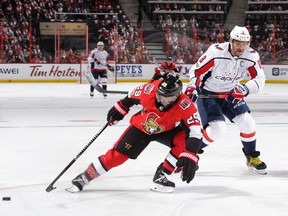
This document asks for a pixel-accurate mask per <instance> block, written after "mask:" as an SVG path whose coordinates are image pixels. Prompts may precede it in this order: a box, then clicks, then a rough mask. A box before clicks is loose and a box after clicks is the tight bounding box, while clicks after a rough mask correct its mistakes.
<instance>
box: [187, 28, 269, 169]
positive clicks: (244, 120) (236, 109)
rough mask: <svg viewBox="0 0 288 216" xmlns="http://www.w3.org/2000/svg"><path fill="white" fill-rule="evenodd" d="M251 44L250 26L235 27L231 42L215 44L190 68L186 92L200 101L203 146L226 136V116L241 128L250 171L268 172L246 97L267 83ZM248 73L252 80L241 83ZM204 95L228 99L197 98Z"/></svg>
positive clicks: (198, 103) (196, 100) (194, 99)
mask: <svg viewBox="0 0 288 216" xmlns="http://www.w3.org/2000/svg"><path fill="white" fill-rule="evenodd" d="M249 45H250V34H249V32H248V30H247V28H246V27H239V26H235V27H234V28H233V30H232V31H231V32H230V41H229V42H225V43H220V44H214V45H211V46H210V47H209V49H208V50H207V51H206V52H205V53H204V54H203V55H202V56H201V57H200V58H199V60H198V62H197V63H196V64H195V65H193V67H192V68H191V69H190V71H189V75H190V84H189V85H188V87H187V89H186V94H187V95H189V96H190V98H191V99H192V100H193V101H194V102H196V103H197V107H198V111H199V114H200V119H201V123H202V127H203V142H202V146H201V148H204V147H205V146H207V145H209V144H210V143H212V142H213V141H215V140H217V139H219V138H221V137H222V136H223V135H224V132H225V130H226V124H225V119H224V116H226V117H227V118H228V119H229V120H230V121H231V122H232V123H236V124H237V126H238V128H239V130H240V139H241V142H242V145H243V148H242V150H243V152H244V154H245V156H246V158H247V166H248V168H249V170H250V171H251V170H252V171H256V172H257V173H260V174H266V164H265V163H264V162H262V161H261V160H260V159H259V155H260V152H259V151H256V127H255V122H254V120H253V118H252V116H251V115H250V109H249V107H248V105H247V104H246V102H245V100H244V98H245V97H246V96H248V95H249V94H256V93H258V92H259V90H260V89H262V88H263V87H264V84H265V75H264V71H263V69H262V66H261V63H260V60H259V54H258V53H257V52H256V51H255V50H253V49H252V48H250V47H249ZM246 75H249V77H250V80H249V81H248V82H246V84H241V83H240V81H241V80H243V78H246V77H245V76H246ZM201 94H204V95H212V96H213V95H222V96H224V97H225V98H224V99H219V98H208V99H206V98H205V99H204V98H202V99H200V97H199V98H197V95H201ZM212 96H210V97H212ZM217 97H218V96H217Z"/></svg>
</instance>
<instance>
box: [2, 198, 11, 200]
mask: <svg viewBox="0 0 288 216" xmlns="http://www.w3.org/2000/svg"><path fill="white" fill-rule="evenodd" d="M2 200H3V201H10V200H11V197H2Z"/></svg>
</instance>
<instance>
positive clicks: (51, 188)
mask: <svg viewBox="0 0 288 216" xmlns="http://www.w3.org/2000/svg"><path fill="white" fill-rule="evenodd" d="M54 189H56V187H53V184H50V185H49V186H48V187H47V188H46V192H47V193H49V192H51V191H52V190H54Z"/></svg>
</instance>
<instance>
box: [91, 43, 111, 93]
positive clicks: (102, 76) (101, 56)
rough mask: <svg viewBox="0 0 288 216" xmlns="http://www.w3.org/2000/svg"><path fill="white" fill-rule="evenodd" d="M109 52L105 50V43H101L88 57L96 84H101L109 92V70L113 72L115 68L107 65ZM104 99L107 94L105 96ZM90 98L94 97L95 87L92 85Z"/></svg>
mask: <svg viewBox="0 0 288 216" xmlns="http://www.w3.org/2000/svg"><path fill="white" fill-rule="evenodd" d="M108 56H109V54H108V52H106V51H105V50H104V43H103V42H102V41H99V42H98V43H97V48H95V49H94V50H92V51H91V52H90V54H89V57H88V62H89V64H90V67H91V73H92V75H93V77H94V79H95V81H96V83H101V84H102V87H103V89H104V90H107V82H108V77H107V68H108V69H109V70H112V71H113V67H112V66H111V65H109V64H108V63H107V59H108ZM103 95H104V98H106V97H107V94H103ZM90 96H91V97H93V96H94V87H93V86H92V85H90Z"/></svg>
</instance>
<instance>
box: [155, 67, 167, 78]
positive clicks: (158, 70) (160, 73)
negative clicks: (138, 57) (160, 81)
mask: <svg viewBox="0 0 288 216" xmlns="http://www.w3.org/2000/svg"><path fill="white" fill-rule="evenodd" d="M155 73H156V74H157V75H159V76H163V75H164V74H165V73H166V71H165V70H164V69H162V68H159V67H157V68H155Z"/></svg>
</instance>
